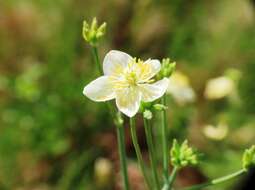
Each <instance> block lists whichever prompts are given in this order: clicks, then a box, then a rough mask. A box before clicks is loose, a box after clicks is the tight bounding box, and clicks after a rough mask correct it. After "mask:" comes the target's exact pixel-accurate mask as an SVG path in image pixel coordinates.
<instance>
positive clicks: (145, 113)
mask: <svg viewBox="0 0 255 190" xmlns="http://www.w3.org/2000/svg"><path fill="white" fill-rule="evenodd" d="M143 117H144V118H145V119H148V120H150V119H152V113H151V111H150V110H145V111H144V112H143Z"/></svg>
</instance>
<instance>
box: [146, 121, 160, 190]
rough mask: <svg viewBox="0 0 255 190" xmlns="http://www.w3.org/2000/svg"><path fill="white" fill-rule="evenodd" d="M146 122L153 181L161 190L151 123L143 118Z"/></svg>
mask: <svg viewBox="0 0 255 190" xmlns="http://www.w3.org/2000/svg"><path fill="white" fill-rule="evenodd" d="M143 121H144V128H145V134H146V141H147V145H148V151H149V155H150V162H151V166H152V176H153V181H154V184H155V186H156V189H157V190H159V189H160V185H159V179H158V173H157V167H156V158H155V155H156V154H155V149H154V146H153V136H152V129H151V123H150V120H148V119H145V118H143Z"/></svg>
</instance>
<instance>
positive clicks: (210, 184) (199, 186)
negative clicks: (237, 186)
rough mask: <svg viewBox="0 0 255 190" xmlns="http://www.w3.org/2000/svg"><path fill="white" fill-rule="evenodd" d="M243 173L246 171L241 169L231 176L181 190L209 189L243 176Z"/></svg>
mask: <svg viewBox="0 0 255 190" xmlns="http://www.w3.org/2000/svg"><path fill="white" fill-rule="evenodd" d="M245 172H246V170H244V169H241V170H239V171H237V172H234V173H232V174H229V175H226V176H223V177H220V178H217V179H214V180H211V181H209V182H207V183H202V184H199V185H194V186H191V187H186V188H184V189H183V190H198V189H203V188H205V187H209V186H212V185H217V184H220V183H223V182H225V181H228V180H230V179H233V178H235V177H238V176H240V175H242V174H244V173H245Z"/></svg>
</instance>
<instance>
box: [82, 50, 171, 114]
mask: <svg viewBox="0 0 255 190" xmlns="http://www.w3.org/2000/svg"><path fill="white" fill-rule="evenodd" d="M160 68H161V65H160V62H159V61H158V60H156V59H148V60H147V61H142V60H140V59H136V58H132V57H131V56H130V55H128V54H126V53H124V52H121V51H116V50H112V51H110V52H109V53H108V54H107V55H106V56H105V58H104V61H103V71H104V76H101V77H99V78H97V79H96V80H94V81H92V82H91V83H89V84H88V85H87V86H85V88H84V90H83V94H84V95H86V96H87V97H88V98H90V99H91V100H93V101H97V102H103V101H107V100H112V99H116V104H117V107H118V109H119V110H120V111H121V112H122V113H124V114H125V115H127V116H129V117H133V116H134V115H135V114H136V113H137V112H138V110H139V106H140V102H141V101H143V102H152V101H154V100H156V99H158V98H160V97H161V96H162V95H163V94H164V93H165V91H166V89H167V86H168V79H167V78H163V79H162V80H159V81H157V82H155V83H152V82H153V79H152V78H153V77H154V76H155V75H156V74H157V73H158V72H159V71H160Z"/></svg>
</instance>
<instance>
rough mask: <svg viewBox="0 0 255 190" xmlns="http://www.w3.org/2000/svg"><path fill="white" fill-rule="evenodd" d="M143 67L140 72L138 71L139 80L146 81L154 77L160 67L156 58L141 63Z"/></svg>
mask: <svg viewBox="0 0 255 190" xmlns="http://www.w3.org/2000/svg"><path fill="white" fill-rule="evenodd" d="M143 64H144V65H143V68H145V69H143V70H142V72H141V73H140V76H139V78H140V80H139V82H146V81H148V80H149V79H151V78H152V77H154V76H155V75H156V74H157V73H158V72H159V71H160V68H161V64H160V61H159V60H157V59H148V60H146V61H145V62H144V63H143Z"/></svg>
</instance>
